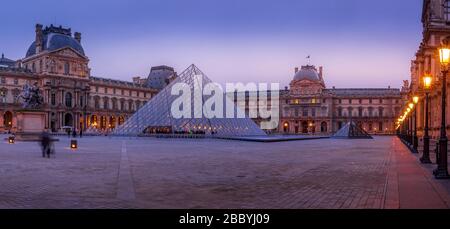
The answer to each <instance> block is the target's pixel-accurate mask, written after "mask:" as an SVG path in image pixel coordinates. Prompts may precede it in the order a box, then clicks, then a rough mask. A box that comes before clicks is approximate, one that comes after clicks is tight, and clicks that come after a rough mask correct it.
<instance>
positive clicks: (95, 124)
mask: <svg viewBox="0 0 450 229" xmlns="http://www.w3.org/2000/svg"><path fill="white" fill-rule="evenodd" d="M90 126H92V127H94V128H97V127H98V117H97V115H92V116H91V123H90Z"/></svg>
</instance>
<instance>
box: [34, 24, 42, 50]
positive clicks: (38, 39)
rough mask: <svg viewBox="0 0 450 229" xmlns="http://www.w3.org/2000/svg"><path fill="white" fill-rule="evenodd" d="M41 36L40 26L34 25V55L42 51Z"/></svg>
mask: <svg viewBox="0 0 450 229" xmlns="http://www.w3.org/2000/svg"><path fill="white" fill-rule="evenodd" d="M43 39H44V38H43V35H42V25H41V24H36V41H35V46H36V54H38V53H40V52H41V51H42V42H43V41H42V40H43Z"/></svg>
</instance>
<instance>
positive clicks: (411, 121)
mask: <svg viewBox="0 0 450 229" xmlns="http://www.w3.org/2000/svg"><path fill="white" fill-rule="evenodd" d="M408 108H409V112H410V113H411V115H410V116H409V133H410V136H409V145H410V146H413V145H414V128H415V127H414V119H413V118H414V117H413V113H412V111H413V110H414V103H409V104H408Z"/></svg>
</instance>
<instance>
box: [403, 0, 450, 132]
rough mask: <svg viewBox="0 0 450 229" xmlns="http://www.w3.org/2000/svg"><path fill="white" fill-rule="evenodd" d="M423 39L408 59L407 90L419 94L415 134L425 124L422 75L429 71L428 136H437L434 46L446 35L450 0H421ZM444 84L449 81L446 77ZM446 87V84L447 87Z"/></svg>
mask: <svg viewBox="0 0 450 229" xmlns="http://www.w3.org/2000/svg"><path fill="white" fill-rule="evenodd" d="M422 24H423V40H422V42H421V44H420V46H419V49H418V51H417V53H416V55H415V59H414V60H412V61H411V84H410V85H409V86H408V88H407V93H408V94H409V96H410V97H411V96H412V95H419V96H420V97H421V99H420V102H419V104H418V106H417V128H418V135H419V136H422V135H423V129H424V126H425V106H424V104H425V98H424V91H423V86H424V85H423V78H422V77H423V76H424V75H425V74H429V75H431V76H432V77H433V82H434V84H433V88H432V90H431V91H430V105H429V106H430V109H429V119H430V120H429V127H430V131H429V134H430V136H431V137H432V138H435V139H437V138H438V137H439V128H440V125H441V107H442V106H441V88H442V82H441V76H442V73H441V65H440V61H439V52H438V49H439V48H440V47H441V43H442V41H443V40H444V39H445V38H447V37H449V36H450V1H448V0H424V1H423V11H422ZM447 84H449V81H448V80H447ZM449 90H450V87H449V85H447V91H449ZM449 105H450V93H448V92H447V107H449ZM446 120H450V112H447V117H446ZM448 123H449V122H448V121H447V132H448V133H450V125H448Z"/></svg>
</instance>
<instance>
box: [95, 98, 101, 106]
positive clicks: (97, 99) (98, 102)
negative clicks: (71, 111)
mask: <svg viewBox="0 0 450 229" xmlns="http://www.w3.org/2000/svg"><path fill="white" fill-rule="evenodd" d="M94 108H95V109H99V108H100V98H99V97H95V98H94Z"/></svg>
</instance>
